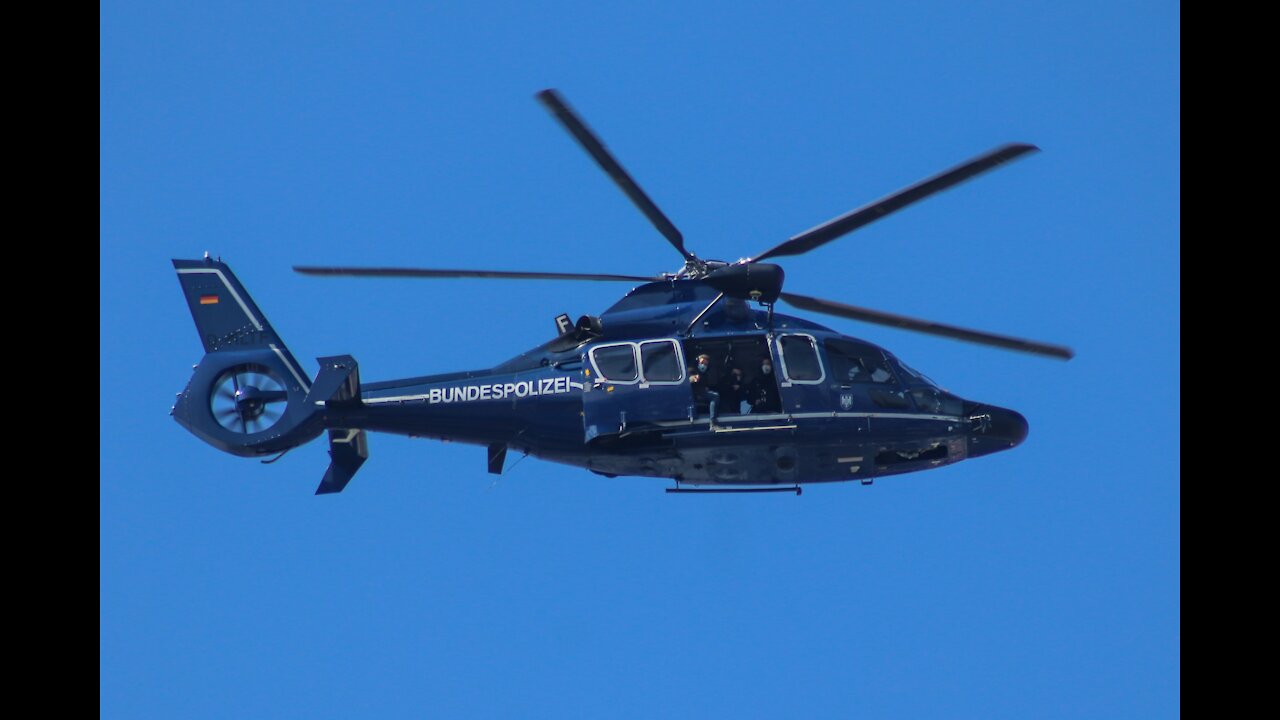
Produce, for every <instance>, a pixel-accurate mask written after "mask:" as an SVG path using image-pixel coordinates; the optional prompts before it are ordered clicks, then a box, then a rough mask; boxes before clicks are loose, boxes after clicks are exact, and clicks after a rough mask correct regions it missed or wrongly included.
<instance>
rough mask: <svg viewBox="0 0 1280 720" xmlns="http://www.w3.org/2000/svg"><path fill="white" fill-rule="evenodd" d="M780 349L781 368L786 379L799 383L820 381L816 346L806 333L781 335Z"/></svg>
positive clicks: (820, 375)
mask: <svg viewBox="0 0 1280 720" xmlns="http://www.w3.org/2000/svg"><path fill="white" fill-rule="evenodd" d="M778 344H779V346H780V347H781V349H782V369H783V371H784V372H785V373H786V376H787V379H788V380H790V381H792V382H799V383H816V382H821V381H822V377H823V373H822V363H821V362H820V361H819V360H818V348H817V346H816V345H815V344H814V342H813V338H811V337H809V336H808V335H783V336H782V338H781V339H780V340H779V341H778Z"/></svg>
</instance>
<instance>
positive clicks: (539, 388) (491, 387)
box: [419, 376, 582, 405]
mask: <svg viewBox="0 0 1280 720" xmlns="http://www.w3.org/2000/svg"><path fill="white" fill-rule="evenodd" d="M581 389H582V383H576V382H573V381H572V380H570V379H569V378H568V377H565V376H561V377H554V378H534V379H532V380H521V381H519V382H509V383H492V384H488V385H451V386H448V387H433V388H430V389H428V390H427V391H426V393H425V395H421V396H419V397H424V398H425V399H426V401H427V402H429V403H431V404H433V405H434V404H437V403H454V402H473V401H476V400H505V399H507V398H511V397H516V398H526V397H528V398H532V397H538V396H539V395H559V394H562V393H568V392H573V391H574V390H581Z"/></svg>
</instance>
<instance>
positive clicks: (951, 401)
mask: <svg viewBox="0 0 1280 720" xmlns="http://www.w3.org/2000/svg"><path fill="white" fill-rule="evenodd" d="M537 98H538V100H539V101H541V102H542V103H543V104H544V105H545V106H546V107H547V108H548V109H549V110H550V111H551V113H552V114H553V115H554V116H555V117H556V118H557V119H558V120H559V121H560V122H561V124H563V125H564V127H565V128H566V129H567V130H568V131H569V133H570V134H571V135H572V136H573V137H574V138H576V139H577V141H578V142H579V143H580V144H581V145H582V146H583V148H584V149H585V150H586V151H587V152H588V153H589V154H590V155H591V156H592V157H593V158H594V159H595V160H596V162H597V163H598V164H599V165H600V166H601V167H602V168H603V169H604V171H605V172H606V173H608V175H609V176H610V177H611V178H612V179H613V181H614V182H615V183H616V184H617V185H618V186H619V187H620V188H621V189H622V191H623V192H624V193H625V194H626V195H627V197H628V198H630V199H631V201H632V202H633V203H634V204H635V205H636V206H637V207H638V208H639V209H640V211H641V212H643V213H644V215H645V216H646V217H647V218H648V219H649V220H650V222H652V223H653V225H654V226H655V227H656V228H657V229H658V231H659V232H660V233H661V234H662V235H663V236H664V237H665V238H666V239H667V240H668V241H669V242H670V243H671V245H672V246H673V247H674V248H675V249H676V250H677V251H678V252H679V253H680V254H681V256H682V257H683V258H684V266H683V267H682V268H681V269H680V270H679V271H678V272H675V273H664V274H661V275H657V276H651V277H644V276H635V275H608V274H583V273H551V272H510V271H496V270H441V269H422V268H351V267H295V270H297V271H298V272H301V273H304V274H308V275H327V276H356V277H417V278H485V279H524V280H529V279H539V280H588V281H623V282H630V283H641V284H640V285H638V286H637V287H635V288H634V289H632V290H631V291H630V292H628V293H627V294H626V296H624V297H623V298H622V299H621V300H619V301H618V302H617V303H616V304H614V305H613V306H612V307H610V308H609V309H608V310H605V311H604V312H603V313H601V314H600V315H599V316H583V317H581V318H579V319H578V320H577V322H576V323H575V322H572V321H571V320H570V318H569V317H568V316H567V315H561V316H559V317H557V318H556V328H557V335H556V336H555V337H553V338H551V339H550V340H548V341H547V342H545V343H543V344H542V345H539V346H538V347H536V348H533V349H531V350H529V351H527V352H524V353H521V354H520V355H517V356H516V357H514V358H512V359H510V360H508V361H506V362H504V363H501V364H500V365H497V366H495V367H492V368H488V369H484V370H471V371H466V372H457V373H449V374H443V375H429V376H423V377H414V378H407V379H402V380H391V381H385V382H375V383H365V382H363V381H362V380H361V379H360V373H359V367H358V365H357V363H356V361H355V359H354V358H352V357H351V356H349V355H340V356H333V357H322V358H318V360H319V363H320V370H319V372H318V373H317V374H315V375H314V376H311V375H310V374H309V373H307V372H306V371H305V370H304V369H303V367H302V365H301V364H300V363H298V361H297V359H296V358H295V357H294V356H293V354H292V353H291V352H290V351H289V350H288V348H287V347H286V346H285V344H284V342H283V341H281V339H280V337H279V335H277V334H276V332H275V330H274V329H273V328H272V327H271V324H270V323H268V322H267V318H266V316H265V315H263V313H262V311H261V310H259V309H258V306H257V305H256V304H255V303H254V301H253V299H252V298H251V297H250V296H249V293H248V292H247V291H246V290H245V288H244V287H243V286H242V285H241V284H240V282H239V280H237V279H236V276H235V275H234V274H233V273H232V271H231V269H230V268H229V267H228V266H227V265H226V264H224V263H222V262H221V261H219V260H214V259H211V258H210V257H209V256H208V255H207V254H206V255H205V257H204V258H203V259H200V260H174V261H173V265H174V268H175V269H176V270H177V273H178V279H179V282H180V283H181V285H182V290H183V293H184V294H185V296H186V299H187V303H188V305H189V306H190V308H191V314H192V317H193V318H194V320H195V324H196V328H197V330H198V332H199V334H200V337H201V340H202V342H203V344H204V350H205V356H204V358H203V359H202V360H201V361H200V363H199V364H198V365H196V367H195V371H194V374H193V375H192V377H191V380H190V381H189V382H188V384H187V387H186V389H185V390H184V391H183V392H182V393H180V394H179V396H178V400H177V402H176V403H175V405H174V407H173V409H172V415H173V417H174V418H175V419H176V420H177V421H178V422H179V423H180V424H181V425H182V426H183V427H185V428H187V429H188V430H189V431H190V432H191V433H192V434H194V435H195V436H196V437H198V438H200V439H201V440H204V441H205V442H207V443H209V444H210V445H212V446H214V447H216V448H218V449H220V450H224V451H226V452H229V453H232V454H234V455H239V456H245V457H265V456H269V455H274V456H276V457H279V456H280V455H283V454H284V453H285V452H287V451H288V450H290V449H292V448H294V447H297V446H299V445H302V444H304V443H307V442H309V441H311V440H313V439H315V438H317V437H319V436H320V435H321V434H323V433H327V434H328V440H329V454H330V458H331V462H330V464H329V468H328V470H327V471H326V472H325V474H324V477H323V479H322V480H321V482H320V485H319V487H318V488H317V490H316V493H317V494H325V493H336V492H340V491H341V490H342V489H343V488H345V487H346V486H347V483H348V482H350V480H351V478H352V477H353V476H354V475H355V473H356V471H357V470H358V469H359V468H360V467H361V465H362V464H363V463H364V461H365V459H366V458H368V455H369V449H368V447H369V446H368V433H369V432H371V431H373V432H388V433H396V434H400V435H407V436H410V437H425V438H435V439H439V440H448V441H453V442H462V443H471V444H475V445H480V446H483V447H485V448H486V449H487V455H488V457H487V465H488V471H489V472H491V473H501V472H502V470H503V467H504V464H505V462H506V457H507V453H508V450H515V451H517V452H521V453H524V454H526V455H534V456H536V457H540V458H543V459H546V460H551V461H554V462H560V463H565V464H568V465H575V466H579V467H583V468H586V469H588V470H590V471H592V472H594V473H596V474H599V475H603V476H606V477H617V476H620V475H639V476H647V477H658V478H668V479H671V480H674V481H675V485H674V487H669V488H667V491H668V492H776V491H787V492H795V493H796V494H800V492H801V485H802V484H805V483H816V482H834V481H841V480H858V481H860V482H862V483H864V484H869V483H871V482H872V481H873V480H874V479H875V478H878V477H883V476H887V475H896V474H901V473H907V472H915V471H919V470H927V469H931V468H936V467H941V466H943V465H949V464H951V463H956V462H959V461H961V460H965V459H967V458H974V457H980V456H983V455H988V454H990V453H994V452H998V451H1001V450H1007V449H1009V448H1012V447H1014V446H1016V445H1018V444H1019V443H1021V442H1022V441H1023V439H1024V438H1025V437H1026V435H1027V421H1026V419H1025V418H1023V416H1022V415H1020V414H1019V413H1017V412H1015V411H1013V410H1009V409H1006V408H1001V407H996V406H994V405H988V404H985V403H981V402H975V401H971V400H966V399H963V398H960V397H958V396H956V395H953V394H951V393H949V392H947V391H945V390H943V389H941V388H939V387H938V386H937V385H936V384H935V383H933V382H932V381H931V380H929V378H928V377H926V376H925V375H923V374H921V373H919V372H917V371H915V370H913V369H912V368H910V367H908V366H907V365H906V364H904V363H902V362H901V361H900V360H898V359H897V358H896V357H894V355H893V354H892V353H889V352H888V351H886V350H884V349H883V348H880V347H877V346H876V345H873V344H871V343H869V342H866V341H864V340H859V339H857V338H852V337H848V336H846V335H842V334H840V333H837V332H835V331H834V330H831V329H830V328H827V327H824V326H822V325H819V324H817V323H814V322H811V321H809V320H805V319H803V318H799V317H794V316H790V315H784V314H782V313H779V312H775V310H774V306H775V304H776V303H777V302H778V301H779V300H782V301H783V302H785V303H787V304H789V305H791V306H793V307H796V308H799V309H801V310H806V311H811V312H817V313H823V314H827V315H833V316H837V317H842V318H849V319H853V320H861V321H864V322H870V323H877V324H881V325H888V326H892V327H897V328H902V329H907V330H914V331H918V332H924V333H929V334H933V335H940V336H943V337H949V338H954V339H959V340H966V341H970V342H976V343H982V344H986V345H991V346H995V347H1000V348H1004V349H1008V350H1015V351H1021V352H1029V353H1035V354H1039V355H1044V356H1048V357H1054V358H1060V359H1064V360H1066V359H1070V358H1071V357H1072V356H1073V352H1072V351H1071V350H1070V349H1069V348H1066V347H1062V346H1059V345H1051V344H1047V343H1040V342H1034V341H1030V340H1025V339H1020V338H1014V337H1008V336H1004V335H996V334H992V333H987V332H981V331H977V330H970V329H965V328H960V327H955V326H951V325H944V324H941V323H935V322H930V321H927V320H920V319H916V318H910V317H905V316H901V315H894V314H890V313H885V312H881V311H878V310H871V309H868V308H862V307H856V306H853V305H846V304H844V303H838V302H833V301H831V300H823V299H819V298H814V297H809V296H805V295H797V294H794V293H789V292H783V290H782V287H783V279H784V274H783V271H782V268H781V267H779V266H778V265H776V264H774V263H767V262H764V261H765V260H768V259H773V258H779V257H784V256H788V255H799V254H802V253H806V252H809V251H810V250H813V249H815V248H818V247H820V246H822V245H824V244H826V243H828V242H831V241H832V240H835V239H837V238H839V237H842V236H844V235H846V234H848V233H850V232H852V231H854V230H857V229H858V228H860V227H863V226H864V225H867V224H869V223H871V222H874V221H875V220H878V219H880V218H882V217H884V216H885V215H888V214H890V213H892V212H895V211H897V210H900V209H901V208H903V207H905V206H907V205H910V204H911V203H914V202H917V201H919V200H921V199H923V198H925V197H928V196H930V195H932V194H934V193H937V192H941V191H943V190H946V189H947V188H950V187H952V186H954V185H956V184H958V183H961V182H963V181H965V180H967V179H969V178H972V177H974V176H975V175H978V174H980V173H983V172H986V171H988V170H991V169H992V168H995V167H996V166H998V165H1000V164H1002V163H1005V162H1008V161H1010V160H1014V159H1016V158H1018V157H1021V156H1023V155H1025V154H1027V153H1030V152H1034V151H1036V150H1037V148H1036V147H1035V146H1032V145H1026V144H1009V145H1004V146H1001V147H998V148H995V149H993V150H991V151H989V152H987V153H984V154H982V155H980V156H978V157H975V158H973V159H971V160H969V161H967V162H964V163H962V164H960V165H957V166H956V167H954V168H951V169H949V170H946V171H944V172H942V173H940V174H938V175H935V176H933V177H930V178H927V179H925V180H922V181H920V182H918V183H916V184H914V185H911V186H909V187H907V188H904V189H902V190H899V191H897V192H895V193H892V194H890V195H887V196H885V197H883V198H881V199H879V200H876V201H874V202H872V203H870V204H868V205H865V206H863V207H860V208H858V209H856V210H853V211H852V212H849V213H847V214H845V215H841V216H840V217H837V218H834V219H832V220H830V221H828V222H826V223H823V224H822V225H819V226H817V227H815V228H813V229H811V230H807V231H805V232H802V233H800V234H798V235H796V236H794V237H792V238H789V239H788V240H786V241H784V242H782V243H780V244H778V245H776V246H775V247H773V248H770V249H769V250H766V251H765V252H763V253H761V254H759V255H757V256H756V257H754V258H748V259H744V260H739V261H737V262H732V263H729V262H721V261H716V260H703V259H700V258H698V257H697V256H696V255H694V254H693V253H692V252H690V251H689V250H688V249H686V248H685V245H684V238H683V236H682V235H681V234H680V231H679V230H677V229H676V227H675V225H674V224H673V223H672V222H671V221H670V220H669V219H668V218H667V216H666V215H664V214H663V213H662V211H661V210H660V209H658V206H657V205H656V204H655V203H654V202H653V201H652V200H651V199H650V198H649V197H648V195H646V194H645V192H644V191H643V190H641V188H640V186H639V185H638V184H637V183H636V182H635V180H633V179H632V177H631V176H630V175H629V174H628V173H627V172H626V171H625V170H624V169H623V168H622V166H621V165H620V164H619V163H618V161H617V160H616V159H615V158H614V157H613V156H612V155H611V154H610V152H609V151H608V150H607V149H606V148H605V146H604V145H603V143H601V142H600V140H599V139H598V137H597V136H596V135H595V134H594V133H593V132H592V131H591V130H590V129H588V128H587V126H586V125H585V124H584V123H583V122H582V120H581V119H580V118H579V117H578V116H577V115H576V114H575V113H574V111H573V110H571V109H570V108H569V106H568V105H567V104H566V103H565V102H564V100H563V99H562V98H561V97H560V95H559V94H558V93H557V92H556V91H554V90H544V91H542V92H540V93H538V95H537ZM267 462H270V461H267Z"/></svg>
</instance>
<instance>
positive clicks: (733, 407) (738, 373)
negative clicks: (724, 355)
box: [719, 364, 747, 415]
mask: <svg viewBox="0 0 1280 720" xmlns="http://www.w3.org/2000/svg"><path fill="white" fill-rule="evenodd" d="M719 392H720V400H721V402H722V403H723V404H724V408H725V412H726V413H727V414H729V415H740V414H742V403H743V402H744V401H745V400H746V399H747V384H746V381H745V379H744V378H743V375H742V368H740V367H738V366H736V365H732V364H731V365H730V366H729V373H728V374H727V375H725V377H724V384H722V385H721V386H720V387H719Z"/></svg>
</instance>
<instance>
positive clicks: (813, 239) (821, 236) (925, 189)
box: [754, 143, 1040, 262]
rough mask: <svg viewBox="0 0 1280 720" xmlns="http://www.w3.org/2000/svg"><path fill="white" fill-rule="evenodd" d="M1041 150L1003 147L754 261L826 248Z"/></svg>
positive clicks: (1024, 146) (806, 233)
mask: <svg viewBox="0 0 1280 720" xmlns="http://www.w3.org/2000/svg"><path fill="white" fill-rule="evenodd" d="M1039 149H1040V148H1038V147H1036V146H1035V145H1027V144H1025V143H1010V144H1008V145H1002V146H1000V147H998V148H996V149H994V150H990V151H988V152H986V153H984V154H982V155H979V156H978V157H976V158H973V159H972V160H969V161H968V162H965V163H962V164H960V165H957V166H955V167H953V168H951V169H950V170H946V171H944V172H942V173H939V174H937V175H934V176H933V177H930V178H926V179H924V180H921V181H920V182H918V183H916V184H915V185H911V186H909V187H905V188H903V189H901V190H899V191H897V192H895V193H892V194H890V195H886V196H884V197H882V198H880V199H879V200H876V201H875V202H872V203H870V204H868V205H863V206H862V207H860V208H858V209H856V210H853V211H851V212H848V213H845V214H844V215H841V216H840V217H838V218H835V219H834V220H828V221H827V222H825V223H823V224H821V225H819V226H817V227H815V228H812V229H810V230H806V231H804V232H802V233H800V234H799V235H795V236H793V237H791V238H790V239H788V240H786V241H784V242H782V243H781V244H779V245H776V246H774V247H772V248H769V249H768V250H766V251H764V253H763V254H761V255H759V256H757V257H756V258H754V261H756V262H758V261H760V260H764V259H766V258H771V257H780V256H783V255H800V254H803V253H807V252H809V251H810V250H812V249H814V248H816V247H818V246H820V245H825V244H827V243H829V242H831V241H832V240H835V239H836V238H838V237H840V236H842V235H846V234H848V233H851V232H853V231H854V230H857V229H858V228H860V227H862V226H863V225H868V224H870V223H873V222H875V221H876V220H879V219H880V218H882V217H884V216H885V215H888V214H889V213H892V212H895V211H897V210H901V209H902V208H904V207H906V206H908V205H910V204H911V203H914V202H917V201H919V200H923V199H925V198H927V197H929V196H930V195H933V194H935V193H940V192H942V191H943V190H946V189H947V188H950V187H952V186H954V185H959V184H960V183H962V182H964V181H965V180H968V179H969V178H972V177H974V176H976V175H980V174H982V173H984V172H986V171H988V170H991V169H994V168H995V167H996V166H998V165H1001V164H1003V163H1006V162H1009V161H1010V160H1014V159H1016V158H1018V157H1021V156H1022V155H1025V154H1027V153H1030V152H1036V151H1038V150H1039Z"/></svg>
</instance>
